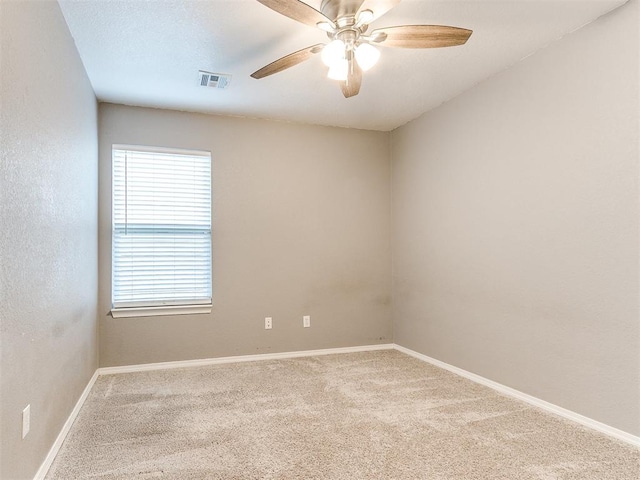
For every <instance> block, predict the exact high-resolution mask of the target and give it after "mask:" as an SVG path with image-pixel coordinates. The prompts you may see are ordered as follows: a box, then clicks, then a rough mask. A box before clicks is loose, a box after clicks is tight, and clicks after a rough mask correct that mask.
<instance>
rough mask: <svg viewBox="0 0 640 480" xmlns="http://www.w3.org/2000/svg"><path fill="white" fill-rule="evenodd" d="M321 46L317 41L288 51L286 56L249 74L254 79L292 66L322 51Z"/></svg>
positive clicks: (322, 45)
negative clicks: (293, 50) (308, 45)
mask: <svg viewBox="0 0 640 480" xmlns="http://www.w3.org/2000/svg"><path fill="white" fill-rule="evenodd" d="M322 47H324V44H322V43H318V44H317V45H312V46H311V47H307V48H303V49H302V50H298V51H297V52H293V53H290V54H289V55H287V56H286V57H282V58H279V59H278V60H276V61H275V62H271V63H270V64H269V65H266V66H264V67H262V68H261V69H260V70H256V71H255V72H253V73H252V74H251V76H252V77H253V78H255V79H260V78H264V77H268V76H269V75H273V74H274V73H278V72H281V71H283V70H286V69H287V68H289V67H293V66H294V65H297V64H299V63H302V62H304V61H305V60H307V59H309V58H311V57H312V56H313V55H315V54H316V53H318V52H320V51H322Z"/></svg>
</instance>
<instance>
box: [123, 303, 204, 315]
mask: <svg viewBox="0 0 640 480" xmlns="http://www.w3.org/2000/svg"><path fill="white" fill-rule="evenodd" d="M198 313H211V305H168V306H163V307H121V308H113V309H111V316H112V317H113V318H127V317H160V316H165V315H194V314H198Z"/></svg>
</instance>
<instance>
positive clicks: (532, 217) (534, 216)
mask: <svg viewBox="0 0 640 480" xmlns="http://www.w3.org/2000/svg"><path fill="white" fill-rule="evenodd" d="M638 18H639V17H638V2H637V1H636V0H633V1H632V2H631V3H629V4H627V5H625V6H623V7H622V8H621V9H619V10H617V11H615V12H613V13H612V14H610V15H608V16H606V17H603V18H601V19H599V20H597V21H596V22H595V23H593V24H591V25H589V26H587V27H585V28H584V29H581V30H579V31H577V32H576V33H573V34H571V35H569V36H567V37H566V38H564V39H562V40H561V41H560V42H558V43H555V44H553V45H552V46H550V47H549V48H546V49H544V50H542V51H540V52H538V53H537V54H535V55H534V56H532V57H530V58H528V59H526V60H524V61H523V62H521V63H519V64H517V65H515V66H514V67H513V68H511V69H509V70H507V71H505V72H503V73H501V74H499V75H497V76H495V77H494V78H491V79H489V80H488V81H486V82H484V83H482V84H480V85H478V86H477V87H475V88H474V89H472V90H470V91H468V92H466V93H465V94H463V95H462V96H460V97H458V98H456V99H454V100H452V101H450V102H448V103H446V104H444V105H443V106H441V107H440V108H438V109H436V110H434V111H432V112H429V113H428V114H426V115H424V116H422V117H421V118H419V119H417V120H415V121H413V122H411V123H409V124H407V125H406V126H403V127H402V128H400V129H398V130H396V131H395V132H394V133H393V135H392V151H393V154H392V155H393V191H394V194H393V213H392V215H393V227H392V228H393V241H392V244H393V257H394V266H393V283H394V290H393V295H394V297H393V298H394V313H393V315H394V329H395V340H396V342H397V343H399V344H400V345H404V346H406V347H409V348H411V349H414V350H417V351H419V352H422V353H424V354H426V355H429V356H432V357H435V358H437V359H439V360H442V361H445V362H448V363H450V364H453V365H456V366H458V367H461V368H464V369H466V370H469V371H471V372H474V373H477V374H480V375H482V376H485V377H487V378H490V379H492V380H495V381H498V382H500V383H503V384H505V385H508V386H511V387H514V388H516V389H518V390H521V391H523V392H526V393H529V394H531V395H534V396H536V397H539V398H542V399H544V400H547V401H549V402H552V403H554V404H557V405H560V406H562V407H565V408H568V409H571V410H573V411H575V412H578V413H581V414H584V415H586V416H588V417H591V418H593V419H596V420H599V421H602V422H604V423H607V424H609V425H612V426H614V427H617V428H620V429H622V430H626V431H628V432H631V433H633V434H636V435H638V434H639V433H640V330H639V329H640V324H639V310H638V296H639V282H638V265H639V264H638V247H639V243H638V242H639V237H638V213H639V212H638V193H639V192H638V173H639V170H638V161H639V154H640V151H639V148H638V132H639V122H638V115H639V112H640V104H639V101H638V97H639V87H638V85H639V82H638V80H639V79H638V58H639V51H638V47H639V43H638V40H639V38H638Z"/></svg>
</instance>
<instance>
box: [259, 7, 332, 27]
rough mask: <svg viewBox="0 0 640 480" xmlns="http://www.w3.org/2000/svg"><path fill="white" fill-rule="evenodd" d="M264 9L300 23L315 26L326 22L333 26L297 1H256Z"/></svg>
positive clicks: (322, 15)
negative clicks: (267, 8)
mask: <svg viewBox="0 0 640 480" xmlns="http://www.w3.org/2000/svg"><path fill="white" fill-rule="evenodd" d="M258 1H259V2H260V3H261V4H263V5H264V6H265V7H269V8H270V9H271V10H274V11H276V12H278V13H280V14H282V15H284V16H285V17H289V18H292V19H293V20H296V21H298V22H301V23H305V24H307V25H311V26H312V27H315V26H317V24H318V23H320V22H328V23H330V24H331V25H333V22H332V21H331V20H329V19H328V18H327V17H325V16H324V14H322V13H321V12H319V11H318V10H316V9H315V8H313V7H312V6H310V5H307V4H306V3H304V2H301V1H299V0H258Z"/></svg>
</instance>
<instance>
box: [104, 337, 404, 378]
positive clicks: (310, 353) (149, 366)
mask: <svg viewBox="0 0 640 480" xmlns="http://www.w3.org/2000/svg"><path fill="white" fill-rule="evenodd" d="M393 348H394V344H393V343H385V344H381V345H361V346H357V347H342V348H325V349H322V350H302V351H298V352H281V353H261V354H255V355H238V356H233V357H219V358H203V359H198V360H179V361H176V362H161V363H143V364H140V365H124V366H121V367H102V368H99V369H98V372H99V374H100V375H113V374H115V373H132V372H146V371H149V370H166V369H170V368H188V367H202V366H206V365H220V364H223V363H238V362H257V361H261V360H282V359H286V358H298V357H315V356H317V355H333V354H336V353H354V352H371V351H374V350H393Z"/></svg>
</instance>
